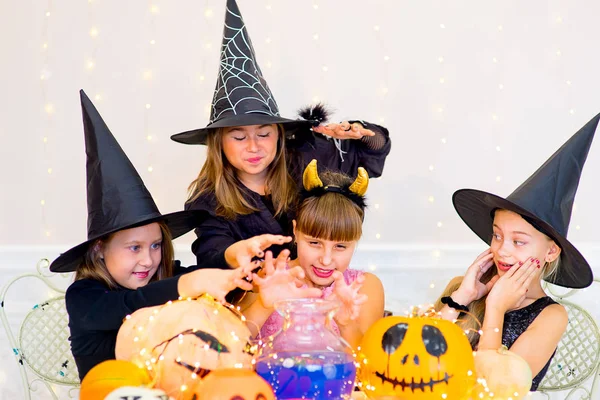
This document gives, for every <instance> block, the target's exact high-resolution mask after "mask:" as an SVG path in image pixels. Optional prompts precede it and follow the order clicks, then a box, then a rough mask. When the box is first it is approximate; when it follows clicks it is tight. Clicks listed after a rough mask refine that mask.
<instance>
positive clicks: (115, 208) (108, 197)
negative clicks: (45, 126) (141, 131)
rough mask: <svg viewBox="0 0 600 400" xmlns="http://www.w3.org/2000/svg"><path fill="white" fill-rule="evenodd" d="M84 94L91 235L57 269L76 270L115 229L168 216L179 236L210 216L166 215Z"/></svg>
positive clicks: (63, 256)
mask: <svg viewBox="0 0 600 400" xmlns="http://www.w3.org/2000/svg"><path fill="white" fill-rule="evenodd" d="M80 95H81V108H82V113H83V128H84V134H85V151H86V156H87V163H86V170H87V207H88V235H87V236H88V239H87V240H86V241H85V242H83V243H81V244H79V245H77V246H75V247H73V248H72V249H70V250H68V251H67V252H65V253H63V254H61V255H60V256H59V257H58V258H57V259H56V260H54V261H53V262H52V264H51V265H50V271H52V272H71V271H75V270H76V269H77V266H78V265H79V264H80V263H81V261H82V257H83V256H84V255H85V253H86V251H87V250H88V247H89V245H90V243H92V242H93V241H95V240H96V239H99V238H101V237H103V236H105V235H108V234H110V233H114V232H117V231H120V230H122V229H128V228H133V227H137V226H142V225H147V224H150V223H152V222H157V221H164V222H165V223H166V225H167V226H168V227H169V230H170V232H171V236H172V237H173V238H176V237H179V236H181V235H183V234H184V233H187V232H189V231H190V230H192V229H194V228H195V227H196V226H198V224H199V223H200V222H201V220H202V217H203V216H204V213H202V212H192V211H180V212H175V213H171V214H165V215H163V214H161V213H160V212H159V211H158V207H156V204H155V203H154V200H153V199H152V196H151V195H150V192H149V191H148V189H146V186H145V185H144V182H143V181H142V178H140V176H139V174H138V173H137V171H136V169H135V167H134V166H133V165H132V164H131V162H130V161H129V158H127V155H126V154H125V152H124V151H123V149H121V146H119V143H118V142H117V140H116V139H115V137H114V136H113V135H112V133H111V132H110V130H109V129H108V127H107V126H106V124H105V123H104V121H103V120H102V117H101V116H100V114H99V113H98V110H96V108H95V107H94V105H93V104H92V102H91V101H90V99H89V98H88V97H87V96H86V94H85V93H84V92H83V90H81V91H80Z"/></svg>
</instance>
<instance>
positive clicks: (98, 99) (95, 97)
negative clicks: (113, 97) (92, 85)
mask: <svg viewBox="0 0 600 400" xmlns="http://www.w3.org/2000/svg"><path fill="white" fill-rule="evenodd" d="M94 99H96V100H97V101H100V100H102V95H101V94H99V93H98V94H96V95H95V96H94Z"/></svg>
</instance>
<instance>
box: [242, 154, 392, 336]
mask: <svg viewBox="0 0 600 400" xmlns="http://www.w3.org/2000/svg"><path fill="white" fill-rule="evenodd" d="M368 181H369V177H368V175H367V173H366V171H365V170H364V169H362V168H360V169H359V173H358V177H357V178H356V179H352V178H350V177H349V176H347V175H344V174H340V173H336V172H331V171H327V172H324V173H322V174H319V173H318V172H317V161H316V160H313V161H312V162H311V163H310V164H309V165H308V167H307V168H306V171H305V172H304V189H305V190H304V192H303V193H302V201H301V202H300V205H299V207H298V215H297V218H296V220H294V221H293V225H294V236H295V238H296V244H297V253H298V257H297V258H296V259H294V260H289V259H288V256H289V251H288V250H284V251H282V252H281V253H280V254H279V256H278V257H277V258H276V259H273V257H272V256H271V254H270V252H268V253H267V258H266V259H265V262H264V267H263V269H264V276H258V275H257V274H254V275H253V282H254V284H255V285H256V286H257V289H258V292H259V294H258V295H256V294H249V295H248V296H247V298H245V299H244V300H245V302H244V304H242V305H241V306H242V309H243V312H244V315H245V316H246V318H247V319H248V320H249V321H252V322H253V323H256V324H258V326H260V327H261V328H260V333H261V336H262V337H267V336H269V335H272V334H274V333H276V332H277V331H278V330H279V329H281V326H282V323H283V318H282V317H281V316H280V315H279V314H278V313H276V312H274V309H273V304H274V303H275V302H276V301H277V300H283V299H288V298H291V297H297V296H291V295H290V293H292V292H293V291H294V288H295V287H296V286H297V285H298V283H300V285H301V286H302V287H306V288H307V289H308V290H310V291H307V293H308V294H310V295H311V296H317V295H320V296H321V297H322V298H325V299H328V300H331V301H335V302H337V303H338V304H339V309H338V312H337V313H336V314H335V317H334V326H333V329H334V330H335V331H336V332H337V333H339V334H340V335H341V336H342V337H343V338H344V339H345V340H346V341H347V342H348V343H350V345H352V346H354V347H356V346H357V345H358V344H359V342H360V340H361V339H362V336H363V335H364V333H365V332H366V330H367V329H368V328H369V327H370V326H371V325H372V324H373V323H374V322H375V321H377V320H378V319H379V318H382V317H383V311H384V292H383V286H382V284H381V281H380V280H379V278H377V277H376V276H375V275H373V274H371V273H366V272H361V271H358V270H355V269H351V268H350V261H351V260H352V256H353V254H354V251H355V250H356V246H357V244H358V240H359V239H360V237H361V235H362V223H363V219H364V210H365V198H364V196H365V193H366V191H367V186H368ZM292 271H293V274H292ZM292 275H293V276H292ZM254 333H258V331H256V329H255V332H254Z"/></svg>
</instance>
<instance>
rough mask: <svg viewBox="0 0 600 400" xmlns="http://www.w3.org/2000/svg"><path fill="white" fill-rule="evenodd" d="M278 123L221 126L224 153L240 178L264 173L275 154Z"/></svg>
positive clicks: (264, 174)
mask: <svg viewBox="0 0 600 400" xmlns="http://www.w3.org/2000/svg"><path fill="white" fill-rule="evenodd" d="M278 140H279V130H278V129H277V125H275V124H271V125H247V126H234V127H229V128H224V129H223V131H222V132H221V141H222V143H221V144H222V146H223V154H225V157H226V158H227V160H228V161H229V163H230V164H231V165H232V166H233V167H234V168H235V169H236V174H237V176H238V178H239V179H240V180H241V181H245V180H248V179H249V178H251V177H264V178H266V176H267V168H268V167H269V165H271V163H272V162H273V160H274V159H275V156H276V155H277V141H278Z"/></svg>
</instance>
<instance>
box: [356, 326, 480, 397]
mask: <svg viewBox="0 0 600 400" xmlns="http://www.w3.org/2000/svg"><path fill="white" fill-rule="evenodd" d="M360 358H361V364H362V367H361V373H360V374H361V382H362V386H363V390H364V391H365V392H366V393H367V394H368V395H369V396H370V397H377V396H399V397H400V398H403V399H438V400H439V399H460V398H461V397H462V396H463V395H465V394H466V393H467V392H468V390H469V389H471V388H472V387H473V384H474V381H475V378H474V377H475V373H474V372H475V365H474V361H473V352H472V350H471V345H470V344H469V341H468V339H467V337H466V335H465V334H464V332H463V331H462V330H461V329H460V328H459V327H458V326H456V325H455V324H453V323H452V322H450V321H446V320H442V319H439V318H427V317H410V318H409V317H400V316H394V317H387V318H383V319H381V320H379V321H377V322H376V323H375V324H373V325H372V326H371V328H369V330H368V331H367V333H366V334H365V335H364V337H363V339H362V342H361V345H360Z"/></svg>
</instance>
